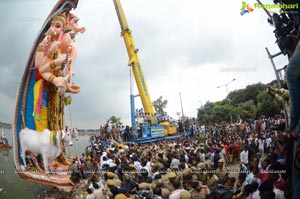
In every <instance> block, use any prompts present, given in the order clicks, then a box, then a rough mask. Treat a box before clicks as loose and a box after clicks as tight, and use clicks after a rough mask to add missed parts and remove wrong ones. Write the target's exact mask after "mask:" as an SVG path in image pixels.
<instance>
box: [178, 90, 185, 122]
mask: <svg viewBox="0 0 300 199" xmlns="http://www.w3.org/2000/svg"><path fill="white" fill-rule="evenodd" d="M179 98H180V105H181V114H182V116H181V117H183V116H184V113H183V107H182V99H181V93H180V92H179Z"/></svg>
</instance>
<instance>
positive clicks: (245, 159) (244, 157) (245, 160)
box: [240, 151, 248, 164]
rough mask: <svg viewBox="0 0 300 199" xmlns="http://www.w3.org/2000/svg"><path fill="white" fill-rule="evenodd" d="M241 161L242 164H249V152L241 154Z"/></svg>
mask: <svg viewBox="0 0 300 199" xmlns="http://www.w3.org/2000/svg"><path fill="white" fill-rule="evenodd" d="M240 160H241V162H243V163H245V164H248V151H247V152H246V151H242V152H241V154H240Z"/></svg>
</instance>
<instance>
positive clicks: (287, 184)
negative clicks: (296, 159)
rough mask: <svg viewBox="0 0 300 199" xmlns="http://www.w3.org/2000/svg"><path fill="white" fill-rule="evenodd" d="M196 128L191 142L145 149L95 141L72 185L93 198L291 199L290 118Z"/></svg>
mask: <svg viewBox="0 0 300 199" xmlns="http://www.w3.org/2000/svg"><path fill="white" fill-rule="evenodd" d="M192 126H193V125H192ZM128 128H129V127H128ZM193 128H195V131H194V133H193V135H192V137H186V136H184V134H183V135H182V136H181V138H179V139H176V140H164V141H159V142H154V143H149V144H143V145H137V144H134V143H131V142H124V143H121V142H118V141H115V139H113V138H115V137H114V136H113V135H111V136H110V135H108V137H110V139H109V138H107V139H106V141H105V142H103V139H102V135H101V133H99V134H97V135H94V136H92V137H91V139H90V145H89V146H88V147H87V148H86V151H85V153H83V154H82V156H81V157H80V158H79V157H78V158H75V159H74V160H73V174H72V179H73V181H74V182H79V181H80V180H82V179H85V180H86V181H87V193H88V195H87V196H86V198H87V199H91V198H109V199H122V198H164V199H167V198H169V199H187V198H191V199H207V198H208V199H216V198H222V199H229V198H234V199H236V198H241V199H259V198H262V199H271V198H272V199H273V198H276V199H284V198H291V197H292V194H293V191H295V190H294V189H293V180H294V179H293V176H295V174H293V172H292V171H293V156H292V155H290V154H289V152H290V150H291V145H292V143H293V142H294V141H293V139H291V138H290V135H289V133H287V132H286V131H285V118H284V115H283V114H281V115H276V116H274V117H272V118H266V117H264V116H261V117H260V118H258V119H257V120H247V121H241V122H239V123H226V122H220V123H216V124H211V125H208V126H206V128H205V130H204V131H205V132H203V130H202V129H201V128H200V127H197V126H196V127H193ZM110 132H112V131H110ZM119 133H120V134H121V131H119ZM204 135H205V136H204ZM116 136H117V137H118V136H121V135H116Z"/></svg>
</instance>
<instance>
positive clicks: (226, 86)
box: [217, 78, 235, 96]
mask: <svg viewBox="0 0 300 199" xmlns="http://www.w3.org/2000/svg"><path fill="white" fill-rule="evenodd" d="M233 81H235V78H233V79H232V80H230V81H229V82H228V83H226V84H223V85H220V86H217V88H221V87H223V86H225V88H226V92H227V96H228V85H229V84H230V83H231V82H233Z"/></svg>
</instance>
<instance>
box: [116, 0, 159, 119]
mask: <svg viewBox="0 0 300 199" xmlns="http://www.w3.org/2000/svg"><path fill="white" fill-rule="evenodd" d="M113 2H114V5H115V9H116V12H117V15H118V19H119V23H120V26H121V36H122V37H123V39H124V42H125V46H126V49H127V53H128V57H129V61H128V66H131V67H132V71H133V74H134V78H135V81H136V84H137V87H138V91H139V95H140V98H141V101H142V104H143V108H144V112H145V113H148V114H150V120H151V124H154V108H153V105H152V101H151V98H150V94H149V91H148V87H147V84H146V79H145V77H144V72H143V69H142V66H141V64H140V61H139V57H138V54H137V52H138V50H137V49H136V48H135V45H134V41H133V38H132V34H131V33H132V31H131V30H130V29H129V27H128V24H127V20H126V17H125V15H124V12H123V9H122V6H121V2H120V0H113Z"/></svg>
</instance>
